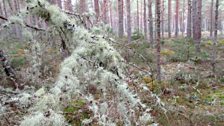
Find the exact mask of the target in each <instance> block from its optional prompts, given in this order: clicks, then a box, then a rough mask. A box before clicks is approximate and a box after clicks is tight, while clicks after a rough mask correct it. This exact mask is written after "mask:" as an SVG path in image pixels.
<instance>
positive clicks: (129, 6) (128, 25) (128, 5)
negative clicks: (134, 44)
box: [126, 0, 131, 43]
mask: <svg viewBox="0 0 224 126" xmlns="http://www.w3.org/2000/svg"><path fill="white" fill-rule="evenodd" d="M126 2H127V3H126V4H127V27H128V28H127V33H128V43H130V42H131V3H130V0H127V1H126Z"/></svg>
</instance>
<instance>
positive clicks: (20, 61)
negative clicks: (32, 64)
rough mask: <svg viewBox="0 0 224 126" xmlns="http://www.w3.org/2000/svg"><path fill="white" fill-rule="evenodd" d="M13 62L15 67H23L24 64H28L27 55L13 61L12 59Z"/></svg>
mask: <svg viewBox="0 0 224 126" xmlns="http://www.w3.org/2000/svg"><path fill="white" fill-rule="evenodd" d="M11 64H12V66H13V67H14V68H20V67H22V66H23V65H25V64H26V58H25V57H16V58H13V59H12V61H11Z"/></svg>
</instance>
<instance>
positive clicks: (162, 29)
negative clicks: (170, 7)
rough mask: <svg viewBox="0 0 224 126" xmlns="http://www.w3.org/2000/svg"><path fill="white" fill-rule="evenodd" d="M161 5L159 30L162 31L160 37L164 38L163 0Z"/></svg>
mask: <svg viewBox="0 0 224 126" xmlns="http://www.w3.org/2000/svg"><path fill="white" fill-rule="evenodd" d="M161 4H162V5H161V6H162V10H161V32H162V38H164V15H165V14H164V13H165V7H164V0H161Z"/></svg>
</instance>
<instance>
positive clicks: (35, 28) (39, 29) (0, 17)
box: [0, 15, 46, 31]
mask: <svg viewBox="0 0 224 126" xmlns="http://www.w3.org/2000/svg"><path fill="white" fill-rule="evenodd" d="M0 19H2V20H5V21H8V20H9V19H8V18H6V17H3V16H2V15H0ZM24 24H25V26H26V27H28V28H31V29H34V30H37V31H46V30H45V29H43V28H38V27H35V26H32V25H29V24H27V23H26V22H25V23H24Z"/></svg>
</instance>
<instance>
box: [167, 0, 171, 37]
mask: <svg viewBox="0 0 224 126" xmlns="http://www.w3.org/2000/svg"><path fill="white" fill-rule="evenodd" d="M168 37H169V38H171V0H168Z"/></svg>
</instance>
